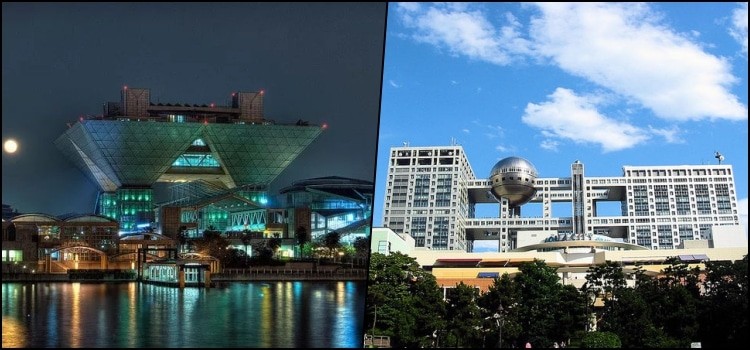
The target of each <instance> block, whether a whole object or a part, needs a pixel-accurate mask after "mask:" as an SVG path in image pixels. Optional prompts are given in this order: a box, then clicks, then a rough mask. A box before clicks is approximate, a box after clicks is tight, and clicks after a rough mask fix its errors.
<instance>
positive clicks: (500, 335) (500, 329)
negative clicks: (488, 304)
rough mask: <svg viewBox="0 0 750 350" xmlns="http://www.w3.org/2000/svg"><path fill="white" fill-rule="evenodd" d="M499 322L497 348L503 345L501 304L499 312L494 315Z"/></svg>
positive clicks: (498, 308)
mask: <svg viewBox="0 0 750 350" xmlns="http://www.w3.org/2000/svg"><path fill="white" fill-rule="evenodd" d="M492 317H493V318H494V319H495V322H497V329H498V331H497V332H498V336H497V348H498V349H500V348H502V347H503V305H502V304H500V305H499V306H498V307H497V313H495V314H494V315H493V316H492Z"/></svg>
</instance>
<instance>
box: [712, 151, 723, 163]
mask: <svg viewBox="0 0 750 350" xmlns="http://www.w3.org/2000/svg"><path fill="white" fill-rule="evenodd" d="M714 158H716V159H718V160H719V165H721V162H722V161H724V156H723V155H722V154H721V153H719V151H716V153H715V154H714Z"/></svg>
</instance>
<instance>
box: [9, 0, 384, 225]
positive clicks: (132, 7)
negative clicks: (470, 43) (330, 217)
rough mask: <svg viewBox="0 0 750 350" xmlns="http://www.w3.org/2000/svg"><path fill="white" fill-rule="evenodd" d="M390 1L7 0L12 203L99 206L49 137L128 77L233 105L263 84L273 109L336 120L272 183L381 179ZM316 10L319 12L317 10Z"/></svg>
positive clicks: (178, 96)
mask: <svg viewBox="0 0 750 350" xmlns="http://www.w3.org/2000/svg"><path fill="white" fill-rule="evenodd" d="M385 9H386V6H385V4H384V3H382V4H343V5H340V4H335V5H334V4H312V5H308V4H279V5H277V4H222V5H210V4H180V5H179V6H177V5H176V4H95V5H87V4H65V5H58V4H20V3H14V4H3V86H4V87H5V88H4V89H3V141H5V140H6V139H8V138H14V139H16V140H17V141H18V143H19V150H18V152H16V153H15V154H13V155H8V154H6V153H3V194H4V195H3V203H4V204H9V205H11V206H13V207H14V208H16V209H18V210H19V211H20V212H43V213H49V214H53V215H59V214H63V213H69V212H78V213H92V212H94V204H95V195H96V193H97V190H98V189H97V187H96V185H95V184H93V183H92V182H91V181H89V180H88V179H87V178H86V177H85V176H84V174H83V173H81V172H80V171H79V170H78V169H77V168H75V166H74V165H73V164H72V163H71V162H69V161H68V160H67V159H65V158H64V157H62V154H61V153H60V152H59V151H58V150H57V149H56V147H55V146H54V144H53V141H54V140H55V139H56V138H57V137H58V136H59V135H60V134H62V132H63V131H65V128H66V123H72V122H74V121H76V119H77V118H78V117H79V116H81V115H97V114H101V111H102V104H103V103H104V102H107V101H117V100H119V91H120V88H121V87H122V86H123V85H127V86H130V87H140V88H148V89H150V90H151V96H152V101H153V102H163V103H195V104H203V103H206V104H210V103H216V104H217V105H225V104H226V103H227V101H228V99H229V97H230V94H231V93H232V92H235V91H257V90H261V89H262V90H265V92H266V96H265V117H266V118H267V119H271V120H274V121H276V122H278V123H294V122H295V121H297V120H299V119H301V120H304V121H308V122H310V123H311V124H318V125H322V124H327V125H328V128H327V129H326V131H325V132H324V133H323V134H322V135H321V136H320V137H319V139H318V140H317V141H316V142H315V143H313V144H312V145H311V146H310V147H309V148H308V149H307V150H305V151H304V152H303V153H302V154H301V155H300V157H299V158H298V159H296V160H295V161H294V162H292V164H291V165H290V166H289V168H287V169H286V170H285V171H284V172H282V173H281V175H280V176H279V177H278V178H277V179H276V180H275V181H274V182H273V183H272V185H271V192H272V193H274V192H275V191H276V190H277V189H278V188H280V187H285V186H288V185H290V184H291V183H292V182H294V181H297V180H302V179H307V178H314V177H321V176H343V177H351V178H357V179H363V180H368V181H372V180H373V172H374V167H375V162H374V157H375V145H376V137H377V126H378V108H379V100H380V79H381V69H382V67H381V64H382V52H383V40H384V26H385ZM313 14H314V15H313Z"/></svg>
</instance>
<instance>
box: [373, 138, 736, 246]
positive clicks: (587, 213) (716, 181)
mask: <svg viewBox="0 0 750 350" xmlns="http://www.w3.org/2000/svg"><path fill="white" fill-rule="evenodd" d="M506 175H508V176H507V178H506ZM510 175H513V177H510ZM516 176H517V177H516ZM503 187H504V188H503ZM493 192H494V193H501V194H502V196H503V197H501V198H500V199H499V200H498V199H497V198H496V195H495V194H493ZM522 192H523V193H522ZM497 196H500V195H497ZM520 197H523V198H520ZM519 198H520V199H519ZM527 201H528V202H529V203H538V204H541V208H542V209H541V216H539V217H524V216H522V215H521V208H522V206H523V204H524V203H526V202H527ZM607 202H610V203H612V202H614V203H616V204H617V207H618V208H620V210H619V215H611V216H600V215H598V213H597V212H598V211H597V209H598V207H599V206H602V205H605V204H606V203H607ZM480 203H492V204H496V205H497V206H498V207H497V213H498V214H497V215H496V216H494V217H489V218H477V217H475V206H476V204H480ZM509 203H512V204H513V205H510V204H509ZM561 203H562V207H563V208H564V209H563V210H558V212H554V213H553V206H556V205H557V204H561ZM558 207H559V206H558ZM383 210H384V215H383V220H384V222H383V226H385V227H388V228H390V229H392V230H393V231H395V232H396V233H401V234H408V235H410V236H412V237H413V238H414V240H415V245H416V247H425V248H429V249H432V250H465V251H472V247H473V243H474V241H476V240H493V241H497V244H498V251H500V252H508V251H513V250H515V249H518V248H522V247H524V246H530V245H534V244H539V243H543V242H551V241H561V240H562V241H564V240H599V241H613V242H621V243H628V244H633V245H639V246H642V247H646V248H650V249H676V248H678V247H679V246H681V245H684V244H683V241H690V240H708V239H711V238H712V232H713V231H714V230H716V229H718V228H719V227H721V230H722V232H724V233H725V234H724V236H725V237H726V236H727V234H726V232H730V233H729V236H732V235H735V234H736V235H743V236H744V230H743V229H742V227H741V226H740V221H739V213H738V208H737V196H736V193H735V186H734V176H733V173H732V166H731V165H725V164H719V165H664V166H624V167H623V169H622V176H619V177H594V176H586V174H585V171H584V164H583V163H581V162H579V161H575V162H574V163H573V164H572V165H571V169H570V176H569V177H537V174H536V170H535V169H534V166H533V165H532V164H531V163H530V162H528V161H526V160H525V159H522V158H517V157H510V158H506V159H504V160H501V161H500V162H498V164H497V165H496V166H495V168H494V169H493V172H492V174H491V177H490V178H489V179H479V178H477V177H476V176H475V175H474V171H473V170H472V168H471V165H470V164H469V162H468V159H467V157H466V154H465V153H464V151H463V148H462V147H461V146H443V147H440V146H435V147H408V146H407V147H394V148H391V154H390V160H389V167H388V178H387V185H386V194H385V203H384V208H383ZM745 242H746V241H745ZM745 246H746V243H745Z"/></svg>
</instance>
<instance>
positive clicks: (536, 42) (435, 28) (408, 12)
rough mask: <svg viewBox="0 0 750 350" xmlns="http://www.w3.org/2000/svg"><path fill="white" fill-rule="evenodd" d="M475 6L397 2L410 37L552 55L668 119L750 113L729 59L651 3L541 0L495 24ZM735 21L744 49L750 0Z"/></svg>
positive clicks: (477, 53) (462, 49)
mask: <svg viewBox="0 0 750 350" xmlns="http://www.w3.org/2000/svg"><path fill="white" fill-rule="evenodd" d="M523 7H524V8H530V7H531V6H523ZM476 8H477V7H476V6H472V5H467V4H460V5H456V4H445V3H438V4H430V5H426V4H422V5H419V4H413V5H412V4H399V6H398V8H397V10H398V12H399V14H400V18H401V19H402V21H403V23H404V25H405V26H406V27H407V28H410V29H412V30H413V33H411V35H410V36H411V37H412V38H413V39H415V40H417V41H420V42H424V43H428V44H431V45H433V46H435V47H437V48H440V49H444V50H446V51H448V52H449V53H450V54H452V55H455V56H464V57H468V58H470V59H475V60H480V61H485V62H489V63H493V64H497V65H509V64H512V63H514V62H517V61H522V60H525V59H527V58H535V59H537V60H538V61H539V62H543V61H548V62H551V63H553V64H555V65H557V66H559V67H560V68H561V69H563V70H565V71H567V72H568V73H570V74H573V75H576V76H579V77H583V78H585V79H587V80H589V81H591V82H594V83H596V84H599V85H601V86H603V87H606V88H608V89H610V90H612V91H613V92H615V93H617V94H619V95H622V96H625V97H627V98H628V99H629V100H631V101H634V102H637V103H638V104H640V105H642V106H644V107H646V108H648V109H650V110H652V111H653V112H654V114H655V115H656V116H658V117H661V118H664V119H670V120H678V121H685V120H700V119H729V120H746V119H747V106H745V105H744V104H743V103H742V102H741V101H740V100H739V99H738V97H737V96H735V95H734V94H732V93H731V91H730V87H731V86H732V85H733V84H735V83H736V82H738V81H739V79H738V78H737V77H735V76H734V75H732V73H731V66H730V64H729V63H728V62H727V60H726V59H725V58H723V57H717V56H714V55H712V54H709V53H707V52H705V51H704V50H703V49H702V44H699V43H697V40H699V38H700V33H697V32H695V31H691V32H687V33H679V32H676V31H675V30H673V29H671V28H670V27H668V26H667V25H665V24H663V23H664V22H665V21H664V20H663V17H662V16H661V15H659V14H657V13H655V12H654V11H653V10H652V9H651V8H650V7H649V5H648V4H644V3H638V4H633V3H538V4H537V5H536V8H538V9H539V10H540V13H539V15H535V16H533V17H532V19H531V22H530V24H529V28H528V31H527V30H525V28H524V26H523V24H522V23H521V22H520V21H519V19H518V18H516V17H515V16H514V15H513V14H511V13H505V14H504V15H503V16H502V18H501V21H502V23H501V24H494V23H493V22H492V21H490V20H489V16H488V15H487V14H486V13H485V12H483V11H482V10H478V9H476ZM493 18H494V17H493ZM733 23H734V24H733V27H732V29H731V33H732V35H733V36H735V38H737V39H738V40H740V41H741V42H742V43H744V51H745V53H746V52H747V4H743V5H741V7H740V8H738V9H736V10H735V12H734V16H733ZM703 46H706V45H705V44H704V45H703Z"/></svg>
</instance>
